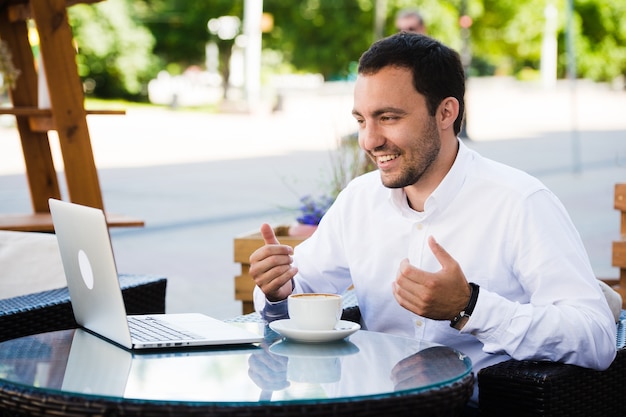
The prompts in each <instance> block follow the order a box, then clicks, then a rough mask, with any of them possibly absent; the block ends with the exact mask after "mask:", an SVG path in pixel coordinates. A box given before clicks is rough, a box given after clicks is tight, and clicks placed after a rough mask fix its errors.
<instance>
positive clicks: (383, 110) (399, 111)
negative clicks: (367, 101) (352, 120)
mask: <svg viewBox="0 0 626 417" xmlns="http://www.w3.org/2000/svg"><path fill="white" fill-rule="evenodd" d="M385 113H393V114H398V115H404V114H407V113H408V112H407V111H406V110H403V109H400V108H398V107H383V108H381V109H377V110H374V112H373V113H372V116H373V117H378V116H380V115H382V114H385ZM352 115H353V116H362V115H361V113H359V112H358V111H356V110H352Z"/></svg>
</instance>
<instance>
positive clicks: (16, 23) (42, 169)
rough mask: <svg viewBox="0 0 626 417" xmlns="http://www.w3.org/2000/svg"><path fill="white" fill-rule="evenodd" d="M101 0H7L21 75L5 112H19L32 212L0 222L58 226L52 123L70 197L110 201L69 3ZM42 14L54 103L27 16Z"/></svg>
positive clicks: (2, 20) (3, 22)
mask: <svg viewBox="0 0 626 417" xmlns="http://www.w3.org/2000/svg"><path fill="white" fill-rule="evenodd" d="M95 2H96V1H94V0H84V1H79V0H78V1H77V0H32V1H28V0H0V39H2V40H3V41H4V42H5V43H6V44H7V45H8V47H9V49H10V51H11V54H12V56H13V64H14V66H15V67H16V68H17V69H19V71H20V75H19V78H18V80H17V84H16V87H15V89H14V90H11V91H10V92H9V94H10V96H11V101H12V104H13V107H10V108H1V109H0V114H12V115H15V117H16V120H17V129H18V131H19V134H20V138H21V143H22V150H23V154H24V161H25V165H26V175H27V177H28V185H29V188H30V196H31V201H32V206H33V213H30V214H2V215H0V230H2V229H4V230H18V231H41V232H52V231H54V228H53V225H52V221H51V218H50V212H49V207H48V198H51V197H52V198H56V199H61V192H60V189H59V183H58V178H57V172H56V170H55V167H54V164H53V159H52V153H51V150H50V144H49V141H48V131H50V130H56V132H57V134H58V137H59V142H60V146H61V153H62V156H63V163H64V166H65V168H64V169H65V179H66V182H67V190H68V194H69V200H70V201H72V202H74V203H78V204H83V205H87V206H91V207H97V208H100V209H104V203H103V199H102V193H101V190H100V184H99V181H98V173H97V170H96V166H95V162H94V157H93V153H92V148H91V140H90V137H89V130H88V127H87V118H86V116H87V114H124V111H89V112H88V111H86V110H85V108H84V95H83V89H82V84H81V81H80V77H79V75H78V69H77V66H76V51H75V49H74V46H73V43H72V41H73V37H72V31H71V28H70V26H69V22H68V17H67V7H68V6H70V5H72V4H74V3H95ZM29 19H32V20H33V21H34V22H35V25H36V28H37V31H38V33H39V40H40V53H41V57H42V59H43V61H44V62H45V65H44V66H43V67H44V68H43V69H44V71H45V75H46V79H47V80H48V82H47V88H48V94H49V97H50V108H49V109H45V108H43V109H42V108H39V106H38V74H37V71H36V67H35V59H34V57H33V52H32V48H31V45H30V43H29V39H28V20H29ZM107 222H108V224H109V226H143V221H142V220H139V219H134V218H130V217H126V216H116V215H111V214H109V213H107Z"/></svg>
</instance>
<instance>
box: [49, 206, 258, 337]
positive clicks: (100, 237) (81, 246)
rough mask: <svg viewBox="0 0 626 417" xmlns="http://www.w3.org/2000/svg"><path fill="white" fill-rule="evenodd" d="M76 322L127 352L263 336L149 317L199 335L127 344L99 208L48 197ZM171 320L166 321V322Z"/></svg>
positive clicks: (210, 322) (197, 318) (193, 320)
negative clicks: (189, 337)
mask: <svg viewBox="0 0 626 417" xmlns="http://www.w3.org/2000/svg"><path fill="white" fill-rule="evenodd" d="M49 205H50V213H51V214H52V221H53V224H54V229H55V233H56V235H57V240H58V244H59V250H60V252H61V260H62V262H63V268H64V270H65V277H66V279H67V287H68V290H69V293H70V300H71V303H72V308H73V310H74V316H75V319H76V322H77V323H78V324H79V325H80V326H81V327H84V328H85V329H87V330H90V331H92V332H94V333H96V334H98V335H100V336H102V337H104V338H106V339H109V340H111V341H113V342H115V343H117V344H119V345H121V346H123V347H126V348H128V349H141V348H153V347H154V348H159V347H174V346H185V345H187V346H189V345H194V346H204V345H220V344H243V343H256V342H260V341H262V340H263V336H262V335H260V334H257V333H253V332H251V331H249V330H247V329H244V328H241V327H237V326H235V325H231V324H228V323H225V322H223V321H220V320H216V319H214V318H211V317H208V316H205V315H202V314H197V313H190V314H171V315H170V314H152V315H150V317H154V318H158V319H164V320H165V321H172V322H175V326H176V327H178V328H181V329H183V330H188V331H190V332H191V333H194V334H197V335H200V336H202V338H201V339H197V340H193V341H185V343H168V344H159V343H156V344H155V343H152V342H148V343H144V344H142V343H138V342H137V341H133V340H131V335H130V330H129V328H128V321H127V315H126V308H125V306H124V299H123V297H122V291H121V289H120V286H119V280H118V274H117V268H116V266H115V259H114V255H113V249H112V246H111V239H110V236H109V229H108V226H107V223H106V219H105V216H104V213H103V211H102V210H100V209H96V208H92V207H86V206H82V205H79V204H74V203H68V202H65V201H60V200H56V199H49ZM170 319H171V320H170Z"/></svg>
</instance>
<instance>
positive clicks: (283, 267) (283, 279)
mask: <svg viewBox="0 0 626 417" xmlns="http://www.w3.org/2000/svg"><path fill="white" fill-rule="evenodd" d="M261 236H263V240H264V241H265V245H263V246H261V247H260V248H259V249H257V250H256V251H254V252H253V253H252V255H250V276H252V279H254V282H255V284H256V285H257V286H258V287H259V288H260V289H261V291H263V293H264V294H265V297H266V298H267V299H268V300H269V301H281V300H284V299H285V298H287V297H288V296H289V294H291V292H292V291H293V283H292V281H291V280H292V278H293V277H294V276H295V275H296V273H297V272H298V270H297V269H296V268H295V267H293V266H292V265H291V263H292V262H293V259H292V257H291V256H292V255H293V248H292V247H291V246H289V245H281V244H280V242H279V241H278V239H277V238H276V235H275V234H274V230H273V229H272V227H271V226H270V225H269V224H267V223H264V224H262V225H261Z"/></svg>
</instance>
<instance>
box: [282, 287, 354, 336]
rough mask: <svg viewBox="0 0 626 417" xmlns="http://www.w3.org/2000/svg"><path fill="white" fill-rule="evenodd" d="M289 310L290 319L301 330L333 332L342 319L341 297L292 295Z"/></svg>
mask: <svg viewBox="0 0 626 417" xmlns="http://www.w3.org/2000/svg"><path fill="white" fill-rule="evenodd" d="M287 308H288V310H289V318H290V319H291V320H293V322H294V324H295V326H296V327H297V328H298V329H300V330H332V329H334V328H335V326H336V325H337V322H338V321H339V319H340V318H341V311H342V309H341V295H338V294H323V293H304V294H291V295H290V296H289V298H288V299H287Z"/></svg>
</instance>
